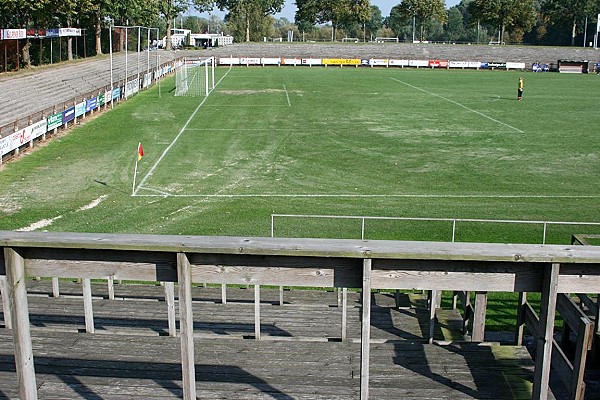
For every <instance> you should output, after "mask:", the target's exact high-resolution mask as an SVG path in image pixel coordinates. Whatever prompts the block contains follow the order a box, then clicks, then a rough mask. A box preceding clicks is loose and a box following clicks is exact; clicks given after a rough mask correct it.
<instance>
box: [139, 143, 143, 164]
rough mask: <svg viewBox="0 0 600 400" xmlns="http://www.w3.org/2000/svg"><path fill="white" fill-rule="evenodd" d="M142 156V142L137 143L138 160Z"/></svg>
mask: <svg viewBox="0 0 600 400" xmlns="http://www.w3.org/2000/svg"><path fill="white" fill-rule="evenodd" d="M142 157H144V148H143V147H142V142H139V143H138V161H140V160H141V159H142Z"/></svg>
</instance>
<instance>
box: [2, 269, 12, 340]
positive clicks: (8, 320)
mask: <svg viewBox="0 0 600 400" xmlns="http://www.w3.org/2000/svg"><path fill="white" fill-rule="evenodd" d="M0 296H2V312H3V314H4V327H5V328H6V329H12V315H11V312H10V297H9V295H8V282H7V280H6V276H4V275H0Z"/></svg>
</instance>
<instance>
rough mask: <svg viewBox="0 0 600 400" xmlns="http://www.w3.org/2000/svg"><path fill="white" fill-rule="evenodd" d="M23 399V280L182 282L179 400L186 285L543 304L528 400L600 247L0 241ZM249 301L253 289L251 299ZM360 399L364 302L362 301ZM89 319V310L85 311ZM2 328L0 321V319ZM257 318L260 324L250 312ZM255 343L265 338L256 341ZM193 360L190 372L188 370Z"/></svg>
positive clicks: (26, 388)
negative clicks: (531, 298) (558, 315)
mask: <svg viewBox="0 0 600 400" xmlns="http://www.w3.org/2000/svg"><path fill="white" fill-rule="evenodd" d="M0 247H2V248H3V253H2V254H0V275H6V281H7V284H6V285H4V286H3V287H4V288H5V289H4V290H6V291H7V292H8V295H7V296H5V295H4V294H3V296H2V298H3V301H4V302H6V301H7V299H8V298H10V299H11V302H10V307H9V309H10V311H11V316H10V318H11V322H12V326H13V340H14V342H15V346H14V348H15V364H16V369H17V376H18V381H19V386H20V392H21V397H22V398H36V393H37V386H36V382H35V371H34V368H33V364H34V363H33V362H32V360H34V359H33V351H32V346H31V337H30V331H29V329H30V327H29V311H28V304H27V287H26V285H27V280H26V279H24V277H25V276H57V277H79V278H83V279H91V278H101V279H106V278H107V277H111V278H113V279H135V280H150V281H165V282H178V288H179V318H180V338H181V342H182V345H181V353H182V354H181V359H182V374H183V379H184V398H186V399H193V398H195V371H194V363H193V360H194V346H193V315H192V309H191V304H192V299H191V291H190V288H191V285H192V283H203V282H206V283H217V284H219V283H220V284H223V283H226V284H251V285H255V287H256V286H258V285H263V284H265V285H285V286H315V287H341V288H346V287H355V288H361V289H362V291H363V293H369V292H370V291H371V290H372V289H413V288H416V289H424V290H469V291H481V292H485V291H505V292H513V291H517V292H541V293H542V302H541V312H540V321H542V322H540V323H539V326H538V327H539V332H540V337H539V340H538V342H537V343H538V344H537V346H538V348H537V354H538V357H537V358H536V361H535V362H536V365H535V371H534V385H533V393H534V398H536V399H545V398H546V397H547V393H548V382H549V374H550V355H551V351H552V335H553V329H554V310H555V306H556V298H557V295H558V293H569V292H572V293H585V292H589V291H591V289H592V288H598V287H600V247H594V246H570V245H569V246H557V245H508V244H494V243H492V244H478V243H440V242H404V241H364V240H341V239H277V238H244V237H200V236H175V235H173V236H161V235H131V234H128V235H119V234H99V233H98V234H95V233H59V232H12V231H0ZM255 290H256V289H255ZM362 299H363V300H362V301H363V303H362V308H361V313H362V318H361V324H362V328H363V329H362V335H361V343H362V345H361V374H360V376H361V380H360V385H361V399H363V400H366V399H367V398H368V389H369V365H370V364H369V357H368V355H369V346H370V340H369V338H370V334H369V329H370V322H371V307H369V301H370V296H364V295H363V296H362ZM86 307H87V308H86V313H88V311H89V312H90V313H91V305H89V306H86ZM5 317H6V316H5ZM256 318H260V314H259V312H258V310H256ZM256 336H257V339H258V338H259V337H260V331H258V332H257V335H256ZM190 360H191V361H190Z"/></svg>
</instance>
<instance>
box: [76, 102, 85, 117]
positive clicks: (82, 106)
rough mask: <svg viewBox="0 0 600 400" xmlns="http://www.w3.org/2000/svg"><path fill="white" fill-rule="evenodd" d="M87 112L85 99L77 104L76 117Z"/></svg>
mask: <svg viewBox="0 0 600 400" xmlns="http://www.w3.org/2000/svg"><path fill="white" fill-rule="evenodd" d="M83 114H85V101H82V102H81V103H77V104H75V117H81V116H82V115H83Z"/></svg>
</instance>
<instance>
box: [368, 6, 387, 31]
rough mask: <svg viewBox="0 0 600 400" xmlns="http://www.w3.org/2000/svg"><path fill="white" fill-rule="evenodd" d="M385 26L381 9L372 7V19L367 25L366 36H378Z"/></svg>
mask: <svg viewBox="0 0 600 400" xmlns="http://www.w3.org/2000/svg"><path fill="white" fill-rule="evenodd" d="M382 26H383V17H382V16H381V9H380V8H379V7H377V6H371V19H369V20H368V21H367V22H366V23H365V35H369V36H371V37H372V36H373V35H375V36H377V31H379V30H380V29H381V27H382Z"/></svg>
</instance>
